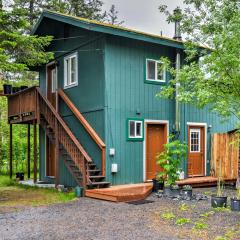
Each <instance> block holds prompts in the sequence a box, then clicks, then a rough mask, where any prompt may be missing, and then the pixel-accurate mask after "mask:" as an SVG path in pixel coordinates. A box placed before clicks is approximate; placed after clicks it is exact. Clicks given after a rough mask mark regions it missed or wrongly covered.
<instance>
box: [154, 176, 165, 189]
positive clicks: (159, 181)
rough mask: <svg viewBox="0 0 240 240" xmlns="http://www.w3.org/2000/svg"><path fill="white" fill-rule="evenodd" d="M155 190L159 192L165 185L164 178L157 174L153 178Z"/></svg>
mask: <svg viewBox="0 0 240 240" xmlns="http://www.w3.org/2000/svg"><path fill="white" fill-rule="evenodd" d="M152 181H153V192H158V190H163V187H164V178H163V177H159V176H158V175H156V177H155V178H153V180H152Z"/></svg>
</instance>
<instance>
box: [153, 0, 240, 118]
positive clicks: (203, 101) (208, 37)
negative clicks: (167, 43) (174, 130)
mask: <svg viewBox="0 0 240 240" xmlns="http://www.w3.org/2000/svg"><path fill="white" fill-rule="evenodd" d="M184 2H185V3H186V4H187V5H189V6H191V7H190V8H185V9H184V10H181V11H178V12H177V14H176V13H175V14H171V13H170V12H169V11H168V10H167V8H166V6H161V7H160V11H161V12H163V13H165V14H167V17H168V19H167V20H168V21H169V22H173V21H174V20H176V19H178V20H181V31H182V32H183V33H184V34H185V36H186V43H185V54H186V60H187V63H186V64H185V65H184V66H183V67H182V68H181V69H180V71H179V73H178V74H177V73H176V70H175V69H174V68H173V67H172V65H171V64H169V62H166V61H165V63H166V65H167V69H168V70H169V71H170V73H171V74H172V80H171V81H170V85H169V86H166V87H163V88H162V91H161V92H160V93H159V95H158V96H161V97H167V98H169V97H170V98H172V97H174V92H175V84H176V83H180V86H179V88H178V96H177V97H178V99H179V101H181V102H185V103H192V104H194V105H196V106H197V107H200V108H202V107H204V106H209V108H210V109H211V110H212V111H216V112H218V113H219V114H220V115H221V116H223V117H228V116H231V115H232V114H234V115H235V116H236V117H238V118H239V117H240V111H239V109H240V94H239V92H240V81H239V79H240V71H239V69H240V58H239V56H240V41H239V39H240V28H239V26H240V5H239V1H238V0H211V1H209V0H202V1H199V0H185V1H184ZM200 46H203V47H205V48H202V47H200ZM203 56H204V57H203ZM200 57H202V58H200ZM199 58H200V59H199Z"/></svg>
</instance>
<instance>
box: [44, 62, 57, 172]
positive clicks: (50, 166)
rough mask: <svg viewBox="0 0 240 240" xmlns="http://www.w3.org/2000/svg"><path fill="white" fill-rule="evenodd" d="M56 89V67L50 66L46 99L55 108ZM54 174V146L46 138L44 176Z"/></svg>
mask: <svg viewBox="0 0 240 240" xmlns="http://www.w3.org/2000/svg"><path fill="white" fill-rule="evenodd" d="M56 88H57V74H56V66H55V65H54V64H53V65H50V66H49V67H48V68H47V99H48V100H49V101H50V102H51V104H52V105H53V107H54V108H56ZM55 174H56V158H55V145H54V144H53V143H52V142H51V141H50V139H49V138H48V137H46V176H55Z"/></svg>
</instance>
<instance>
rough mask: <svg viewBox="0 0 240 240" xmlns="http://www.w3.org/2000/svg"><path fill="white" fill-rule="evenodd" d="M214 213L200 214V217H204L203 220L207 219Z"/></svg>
mask: <svg viewBox="0 0 240 240" xmlns="http://www.w3.org/2000/svg"><path fill="white" fill-rule="evenodd" d="M214 213H215V212H214V211H209V212H205V213H202V214H201V215H200V216H201V217H204V218H208V217H210V216H212V215H214Z"/></svg>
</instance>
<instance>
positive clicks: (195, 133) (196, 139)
mask: <svg viewBox="0 0 240 240" xmlns="http://www.w3.org/2000/svg"><path fill="white" fill-rule="evenodd" d="M190 144H191V145H190V150H191V152H200V131H199V130H197V129H196V130H195V129H193V130H191V133H190Z"/></svg>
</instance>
